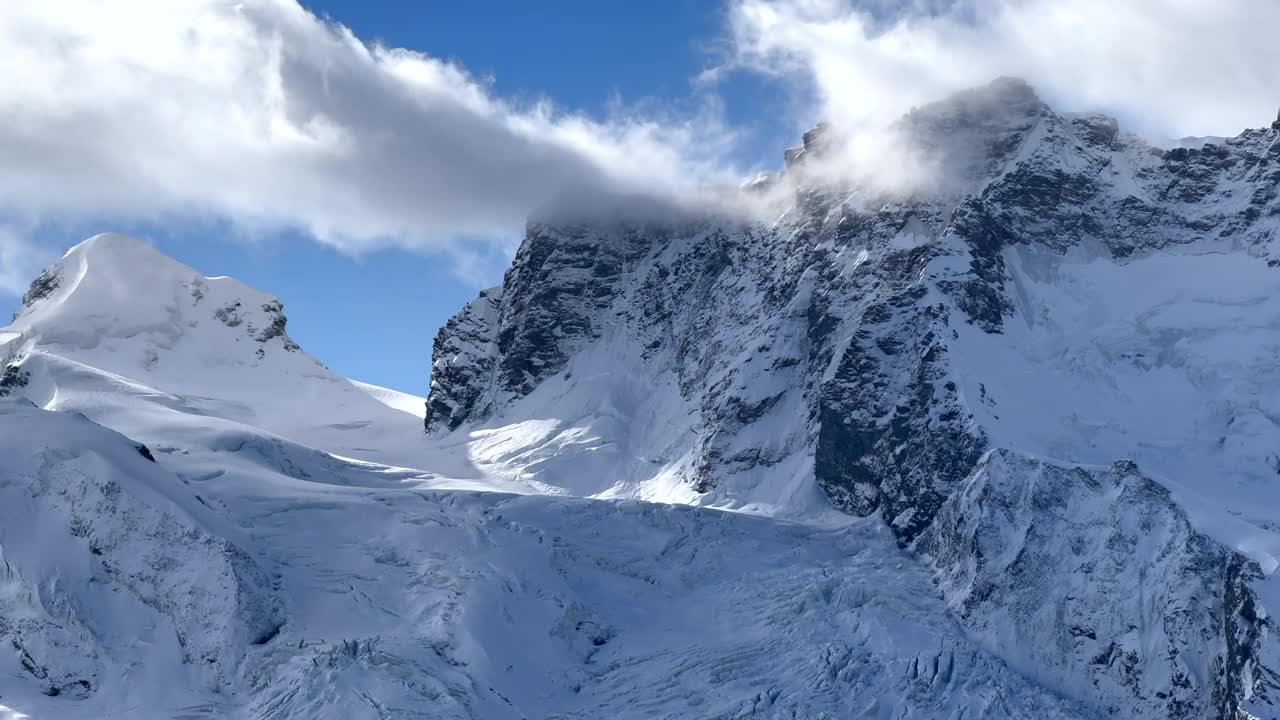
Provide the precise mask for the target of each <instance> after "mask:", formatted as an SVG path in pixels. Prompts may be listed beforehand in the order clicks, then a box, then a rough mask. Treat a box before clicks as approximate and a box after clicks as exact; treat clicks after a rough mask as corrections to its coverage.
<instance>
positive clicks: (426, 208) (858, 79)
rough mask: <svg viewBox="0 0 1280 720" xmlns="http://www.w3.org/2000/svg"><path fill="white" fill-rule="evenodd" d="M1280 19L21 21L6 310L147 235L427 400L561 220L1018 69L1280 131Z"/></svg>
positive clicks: (422, 10) (13, 36)
mask: <svg viewBox="0 0 1280 720" xmlns="http://www.w3.org/2000/svg"><path fill="white" fill-rule="evenodd" d="M320 18H329V19H330V20H331V21H332V22H325V21H323V20H322V19H320ZM334 23H339V24H340V25H337V24H334ZM1277 26H1280V3H1258V2H1257V1H1256V0H1220V1H1219V2H1215V3H1200V4H1197V3H1188V2H1186V0H1132V1H1131V2H1125V3H1117V2H1115V0H960V1H955V0H821V1H819V2H815V1H814V0H652V1H651V2H643V3H637V2H631V3H624V2H598V1H589V0H557V2H555V3H529V2H517V1H516V0H472V1H471V2H465V3H464V2H446V1H444V0H430V1H425V0H419V1H416V2H414V1H410V0H383V1H381V2H354V1H351V0H302V4H301V5H299V4H297V1H296V0H250V1H248V2H226V0H186V1H185V2H182V3H174V2H171V0H133V1H132V2H130V3H129V4H128V8H127V9H126V10H124V11H122V10H121V9H120V8H119V7H118V6H116V5H114V4H107V3H101V2H100V1H99V0H60V1H59V2H57V3H0V46H3V47H5V48H6V53H5V56H4V61H3V63H0V70H2V71H4V72H6V73H9V77H11V78H15V77H16V78H21V79H22V80H21V82H6V83H0V116H3V117H4V118H5V122H4V123H0V157H4V158H5V162H4V163H0V311H3V310H5V309H9V308H12V307H13V306H15V305H16V304H17V294H20V293H21V289H22V287H23V286H24V285H25V283H26V282H27V281H29V279H30V278H32V277H34V276H35V274H36V273H38V272H39V269H40V267H41V266H42V265H44V264H45V263H47V262H48V261H50V260H52V259H54V258H56V257H57V255H58V254H59V253H60V252H61V251H62V250H65V249H66V248H67V247H69V246H70V245H72V244H74V243H76V242H78V241H79V240H81V239H83V238H85V237H87V236H89V235H91V234H94V233H96V232H101V231H107V230H113V231H118V232H126V233H130V234H134V235H137V236H140V237H143V238H145V239H148V240H150V241H152V242H153V243H155V244H156V245H157V246H158V247H159V248H160V249H161V250H163V251H165V252H167V253H169V254H171V255H173V256H174V257H176V258H178V259H179V260H181V261H183V262H186V263H187V264H189V265H192V266H193V267H195V268H197V269H198V270H200V271H202V272H204V273H206V274H210V275H231V276H234V277H236V278H239V279H240V280H242V281H244V282H246V283H248V284H250V285H253V286H255V287H257V288H259V289H261V290H263V291H266V292H271V293H274V294H276V295H278V296H280V298H281V299H282V300H283V301H284V303H285V306H286V311H287V313H288V315H289V318H290V332H291V334H292V335H293V336H294V338H295V339H296V340H297V341H298V342H300V343H301V344H302V345H303V347H305V348H306V349H307V350H308V351H309V352H311V353H312V354H313V355H315V356H316V357H317V358H319V359H320V360H322V361H323V362H325V363H326V364H328V365H329V366H330V367H331V368H333V369H334V370H336V371H338V372H340V373H343V374H346V375H349V376H352V377H355V378H358V379H361V380H365V381H368V382H374V383H378V384H382V385H387V386H390V387H394V388H397V389H401V390H405V391H408V392H413V393H419V394H421V393H425V391H426V388H427V375H428V369H429V360H430V354H431V341H432V338H433V336H434V334H435V331H436V329H437V328H438V327H439V326H440V325H441V324H442V323H443V322H444V321H445V320H446V319H447V318H448V317H449V316H450V315H451V314H452V313H453V312H455V311H456V310H457V309H458V308H460V307H461V306H462V305H463V304H464V303H466V302H467V301H468V300H470V299H471V298H473V297H474V296H475V293H476V292H477V290H478V289H480V288H481V287H484V286H486V285H489V284H496V283H497V282H498V281H499V280H500V277H501V273H502V270H503V269H504V268H505V266H506V262H507V259H508V256H509V254H510V253H511V252H512V251H513V250H514V248H515V247H516V246H517V244H518V242H519V240H520V237H521V232H522V224H523V218H524V217H525V215H526V214H527V213H528V212H529V211H530V210H532V209H535V208H537V207H539V206H542V205H545V204H546V203H549V202H560V201H563V200H564V199H565V198H569V199H570V200H571V201H572V200H574V199H577V202H578V203H579V205H581V204H582V203H583V202H590V200H586V201H584V200H582V199H581V198H582V197H589V198H594V197H597V195H587V194H585V193H583V192H582V191H583V190H591V191H593V192H601V193H606V194H607V193H624V194H629V193H634V192H637V191H643V192H646V193H657V194H660V195H662V196H664V197H666V198H667V199H674V200H680V201H689V200H690V199H692V201H694V202H696V201H698V200H700V199H703V198H705V197H706V196H707V195H706V193H705V191H706V189H707V188H709V187H710V188H724V187H726V185H727V184H729V183H737V182H739V181H740V180H741V179H742V178H743V177H744V175H745V174H746V173H748V172H751V171H753V170H757V169H768V168H776V167H777V166H778V165H779V164H780V162H779V161H780V158H781V153H782V150H783V149H784V148H785V147H787V146H788V145H792V144H795V143H796V142H797V141H798V139H799V135H800V132H801V131H802V130H804V129H805V128H806V127H808V126H811V125H812V124H813V123H815V122H817V121H818V120H827V121H830V122H832V123H833V124H835V125H837V126H839V127H841V128H843V129H844V130H845V131H846V133H845V134H846V135H847V136H848V137H852V138H855V139H858V138H859V137H861V138H862V139H868V138H869V139H872V140H875V139H876V138H875V135H874V133H876V132H878V130H879V128H882V127H884V126H885V125H886V124H888V123H889V122H892V120H894V119H896V118H897V117H899V116H900V115H901V114H902V113H903V112H905V111H907V110H908V109H910V108H911V107H913V106H917V105H919V104H922V103H925V102H929V101H932V100H937V99H940V98H941V97H943V96H944V95H946V94H947V93H949V92H951V91H954V90H958V89H961V88H963V87H971V86H975V85H979V84H982V83H985V82H988V81H990V80H991V79H992V78H994V77H997V76H1000V75H1016V76H1020V77H1023V78H1026V79H1028V80H1029V81H1030V82H1031V83H1032V85H1033V86H1035V87H1036V88H1037V89H1038V90H1039V91H1040V93H1041V96H1042V97H1044V98H1045V99H1047V100H1049V101H1050V102H1051V103H1052V104H1053V105H1054V107H1056V108H1058V109H1060V110H1073V111H1074V110H1105V111H1108V112H1111V113H1114V114H1115V115H1116V116H1118V117H1119V118H1120V119H1121V121H1122V123H1123V124H1124V127H1125V129H1130V130H1137V131H1139V132H1144V133H1146V134H1149V135H1164V136H1167V137H1178V136H1182V135H1234V134H1236V133H1237V132H1239V131H1240V130H1241V129H1242V128H1245V127H1259V126H1263V125H1266V124H1269V123H1270V122H1271V120H1272V118H1274V117H1275V108H1276V106H1277V105H1278V104H1280V73H1275V72H1274V70H1273V69H1274V68H1275V67H1280V43H1276V42H1275V38H1274V28H1275V27H1277ZM342 28H349V31H350V33H351V34H350V35H348V34H347V33H348V31H347V30H345V29H342ZM353 38H355V39H353ZM402 49H407V50H402ZM410 51H412V52H410ZM1064 58H1068V59H1069V60H1070V61H1069V62H1064V61H1063V59H1064ZM709 70H711V71H714V72H710V73H708V72H707V71H709ZM708 77H711V78H712V79H710V80H708ZM1206 97H1212V98H1213V99H1214V102H1212V103H1207V102H1204V98H1206ZM544 99H545V100H549V101H550V102H551V103H552V104H553V106H554V107H553V108H552V109H548V108H547V107H546V106H544V105H542V104H540V101H541V100H544ZM849 145H850V148H851V149H856V148H869V147H875V144H874V143H857V142H852V143H850V144H849ZM841 159H842V161H844V162H846V164H849V165H851V166H852V165H857V166H858V169H859V170H860V171H865V170H868V168H867V165H868V163H866V162H864V161H865V160H870V161H871V163H883V166H877V165H874V164H872V165H871V166H870V168H869V171H871V172H875V171H878V170H881V169H885V170H890V171H892V170H893V169H894V168H893V167H892V165H893V164H894V163H895V162H897V161H898V159H897V158H894V157H886V158H876V157H875V153H874V152H873V153H871V155H870V156H869V157H863V158H858V157H855V156H854V155H850V156H849V157H848V158H846V157H845V156H843V155H842V156H841ZM700 193H701V194H700ZM335 248H337V249H335ZM6 306H7V307H6Z"/></svg>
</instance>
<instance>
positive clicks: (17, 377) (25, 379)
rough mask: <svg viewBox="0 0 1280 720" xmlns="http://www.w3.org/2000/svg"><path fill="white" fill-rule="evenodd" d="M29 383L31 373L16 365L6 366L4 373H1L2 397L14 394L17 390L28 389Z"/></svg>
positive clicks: (0, 389) (0, 395)
mask: <svg viewBox="0 0 1280 720" xmlns="http://www.w3.org/2000/svg"><path fill="white" fill-rule="evenodd" d="M29 382H31V373H29V372H27V371H26V370H23V369H22V368H20V367H18V366H17V365H14V364H10V365H6V366H5V368H4V372H3V373H0V397H6V396H8V395H10V394H12V393H13V391H14V390H16V389H17V388H22V387H26V386H27V383H29Z"/></svg>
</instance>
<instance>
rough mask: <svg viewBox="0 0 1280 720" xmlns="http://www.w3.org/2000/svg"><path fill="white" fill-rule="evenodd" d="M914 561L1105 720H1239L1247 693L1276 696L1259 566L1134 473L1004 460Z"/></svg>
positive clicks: (965, 494) (1122, 466)
mask: <svg viewBox="0 0 1280 720" xmlns="http://www.w3.org/2000/svg"><path fill="white" fill-rule="evenodd" d="M915 547H916V549H918V550H919V551H920V552H921V553H922V554H923V555H924V556H926V557H927V558H928V559H929V561H930V562H931V563H933V564H934V566H935V567H936V568H937V570H938V572H939V575H940V578H941V584H942V588H943V592H944V594H945V595H946V596H947V598H948V601H949V603H950V604H951V606H952V607H953V608H955V609H956V612H957V613H958V614H959V616H960V617H961V619H963V620H964V621H965V622H966V624H967V625H969V626H970V628H971V629H972V631H973V632H975V633H977V634H978V635H979V636H980V637H985V638H988V642H990V643H991V644H993V645H996V646H999V647H1001V650H1002V653H1004V654H1006V656H1010V657H1014V658H1017V659H1018V660H1019V661H1021V662H1025V663H1027V664H1028V666H1032V667H1038V668H1044V671H1043V675H1044V677H1045V678H1046V679H1047V681H1048V682H1049V683H1050V685H1051V686H1053V687H1055V688H1056V689H1058V690H1059V691H1061V692H1063V693H1064V694H1066V695H1067V696H1068V697H1074V698H1078V699H1080V700H1082V701H1085V702H1088V703H1091V704H1094V705H1095V707H1096V709H1097V710H1098V711H1099V712H1102V713H1105V714H1108V715H1114V714H1116V713H1118V712H1124V713H1125V716H1126V717H1141V718H1162V719H1163V718H1170V719H1184V720H1191V719H1192V718H1215V719H1217V720H1235V719H1236V718H1238V717H1241V716H1240V715H1239V714H1238V712H1239V709H1240V703H1241V702H1242V701H1243V700H1244V699H1245V697H1244V696H1245V694H1246V692H1247V693H1248V694H1250V695H1253V696H1254V699H1255V700H1256V696H1257V695H1258V693H1260V692H1274V689H1275V686H1274V682H1273V681H1272V680H1271V679H1270V676H1269V674H1268V673H1267V671H1266V670H1265V669H1264V668H1263V667H1262V665H1261V663H1260V662H1258V660H1259V653H1260V650H1261V643H1262V639H1263V635H1264V634H1265V631H1266V626H1267V621H1266V620H1265V618H1263V617H1260V616H1259V615H1258V613H1257V612H1256V610H1255V607H1256V596H1255V594H1254V592H1253V590H1252V589H1250V588H1249V586H1248V582H1249V581H1250V580H1255V579H1259V578H1260V577H1261V574H1260V572H1259V570H1258V568H1257V566H1256V565H1255V564H1254V563H1252V562H1250V561H1249V560H1247V559H1246V558H1244V557H1243V556H1241V555H1240V554H1238V553H1236V552H1235V551H1233V550H1231V549H1229V548H1227V547H1225V546H1223V545H1221V544H1219V543H1217V542H1215V541H1214V540H1212V539H1210V538H1208V537H1207V536H1205V535H1204V534H1202V533H1200V532H1197V531H1196V530H1195V529H1194V528H1193V527H1192V525H1191V523H1190V522H1189V520H1188V519H1187V516H1186V513H1185V512H1184V511H1183V510H1182V509H1181V508H1180V507H1178V506H1177V504H1175V503H1174V502H1173V499H1172V498H1171V496H1170V494H1169V491H1168V490H1166V489H1165V488H1164V487H1163V486H1162V485H1160V484H1159V483H1157V482H1155V481H1154V480H1152V479H1150V478H1148V477H1146V476H1145V475H1143V474H1142V473H1141V471H1140V470H1139V469H1138V467H1137V466H1136V465H1135V464H1134V463H1132V462H1128V461H1124V462H1118V463H1116V464H1114V465H1113V466H1112V467H1110V468H1107V469H1105V470H1091V469H1084V468H1079V467H1068V466H1060V465H1054V464H1051V463H1048V462H1045V461H1042V460H1037V459H1031V458H1028V457H1025V456H1022V455H1019V454H1018V453H1014V452H1012V451H1007V450H998V451H993V452H992V453H991V455H990V456H989V457H988V458H986V459H984V461H983V462H982V463H981V464H979V466H978V468H977V470H975V471H974V473H973V474H972V475H971V476H970V477H969V478H967V479H966V480H965V481H964V482H963V483H961V484H960V485H958V486H957V488H956V489H955V490H954V492H952V493H951V495H950V497H949V498H948V500H947V501H946V502H945V503H944V505H943V506H942V508H941V510H940V511H939V513H938V516H937V520H936V521H935V522H934V523H933V524H932V525H931V526H930V527H929V529H928V530H926V531H925V532H924V533H923V534H921V535H920V536H919V538H918V539H917V541H916V543H915ZM1063 557H1067V558H1070V563H1069V565H1068V566H1066V567H1063V566H1062V565H1061V563H1062V558H1063ZM1049 567H1053V568H1055V569H1056V571H1055V572H1045V571H1044V570H1045V568H1049ZM1156 578H1158V580H1157V579H1156ZM1138 588H1140V589H1141V590H1140V592H1139V593H1134V592H1133V591H1134V590H1135V589H1138ZM1206 638H1221V639H1222V642H1221V644H1218V645H1206ZM1148 648H1150V649H1152V651H1153V652H1154V653H1155V654H1156V655H1158V656H1159V657H1161V658H1164V659H1166V660H1168V661H1169V663H1170V665H1171V666H1172V667H1173V668H1175V671H1174V675H1173V677H1172V678H1169V677H1167V676H1166V672H1167V671H1168V667H1167V666H1165V665H1163V664H1153V663H1151V662H1149V661H1148V660H1147V658H1146V656H1145V655H1144V654H1143V652H1144V651H1145V650H1146V649H1148ZM1245 675H1247V677H1243V676H1245ZM1246 688H1248V690H1247V691H1246ZM1098 698H1129V702H1128V703H1127V704H1126V705H1124V706H1119V707H1116V706H1108V705H1097V704H1096V703H1098Z"/></svg>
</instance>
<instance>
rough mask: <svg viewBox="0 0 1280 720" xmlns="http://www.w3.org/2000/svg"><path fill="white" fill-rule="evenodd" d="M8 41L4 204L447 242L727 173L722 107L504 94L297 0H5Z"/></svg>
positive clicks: (2, 99)
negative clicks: (572, 103)
mask: <svg viewBox="0 0 1280 720" xmlns="http://www.w3.org/2000/svg"><path fill="white" fill-rule="evenodd" d="M0 47H4V48H5V51H4V53H2V54H0V118H2V119H3V121H2V122H0V156H3V157H4V159H5V160H4V162H3V163H0V209H2V210H4V211H6V212H7V213H10V214H18V215H23V216H30V217H32V218H33V219H34V220H37V221H38V220H43V219H46V218H50V217H54V218H57V217H65V216H68V215H72V216H80V217H100V216H107V217H120V218H125V219H137V218H164V217H168V216H177V217H181V216H190V215H193V214H194V215H211V216H215V217H222V218H229V219H231V220H233V221H234V222H236V223H237V224H238V225H240V226H242V227H258V226H262V227H267V228H273V227H279V226H294V227H298V228H301V229H303V230H305V231H307V232H309V233H312V234H313V235H315V236H316V237H318V238H320V239H321V240H322V241H324V242H328V243H330V244H333V245H336V246H338V247H341V248H344V249H348V250H361V249H365V248H369V247H373V246H377V245H380V244H397V245H402V246H408V247H421V248H433V249H440V250H445V251H446V252H451V253H452V252H455V251H457V249H458V248H457V243H458V242H459V241H458V238H461V237H470V238H475V237H477V236H489V237H494V236H500V235H502V234H504V233H505V234H508V236H509V234H510V233H512V232H518V231H519V229H520V227H521V225H522V223H523V220H524V217H525V215H526V213H527V212H528V211H530V210H531V209H533V208H535V207H537V206H539V205H542V204H544V203H547V202H549V201H551V200H553V199H555V198H557V197H560V198H563V197H566V196H567V197H571V198H572V197H578V196H581V195H582V194H584V193H587V192H592V193H597V192H601V191H608V192H615V193H616V192H621V193H626V192H630V191H635V190H638V189H652V188H664V189H667V190H671V191H673V192H680V191H682V190H686V189H693V188H695V187H696V186H698V185H699V184H702V183H707V182H719V181H721V180H722V179H723V178H724V177H725V176H726V175H725V174H724V173H723V171H722V169H723V167H724V165H725V164H724V163H723V162H722V160H721V159H722V157H723V156H724V155H723V154H724V153H725V151H726V150H727V149H728V146H729V144H730V143H731V142H732V133H730V132H728V131H727V129H725V128H723V127H722V126H720V125H719V124H718V122H717V120H716V113H715V112H714V111H713V110H708V112H707V113H705V114H702V115H698V116H695V117H679V118H655V117H652V116H642V117H637V116H631V117H628V116H625V115H623V114H619V115H618V116H617V117H614V118H610V119H606V120H603V121H598V120H593V119H588V118H586V117H583V116H579V115H574V114H566V113H562V112H558V111H556V110H555V109H553V108H552V107H551V106H549V105H548V104H545V103H544V104H539V105H530V106H521V105H516V104H513V103H511V102H507V101H504V100H503V99H501V98H498V97H496V96H495V95H494V93H493V92H492V90H491V88H490V87H489V86H488V85H487V84H486V83H485V82H484V81H481V80H479V79H477V78H474V77H472V76H470V75H469V74H467V72H466V71H465V70H464V69H462V68H460V67H458V66H457V65H454V64H450V63H447V62H443V61H440V60H437V59H434V58H431V57H428V56H426V55H423V54H420V53H416V52H412V51H409V50H402V49H393V48H385V47H379V46H376V45H375V46H370V45H366V44H364V43H363V42H361V41H360V40H359V39H357V38H356V37H354V36H353V35H352V34H351V32H349V31H348V30H347V29H346V28H344V27H342V26H340V25H335V24H331V23H328V22H325V21H322V20H320V19H318V18H317V17H316V16H314V15H313V14H311V13H310V12H308V11H307V10H305V9H303V8H302V7H300V6H299V5H298V4H297V3H296V2H295V1H294V0H247V1H241V0H149V1H144V0H134V1H133V2H129V3H124V4H119V3H103V2H99V1H97V0H60V1H59V2H50V3H43V2H10V3H3V4H0ZM482 254H483V253H482Z"/></svg>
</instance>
